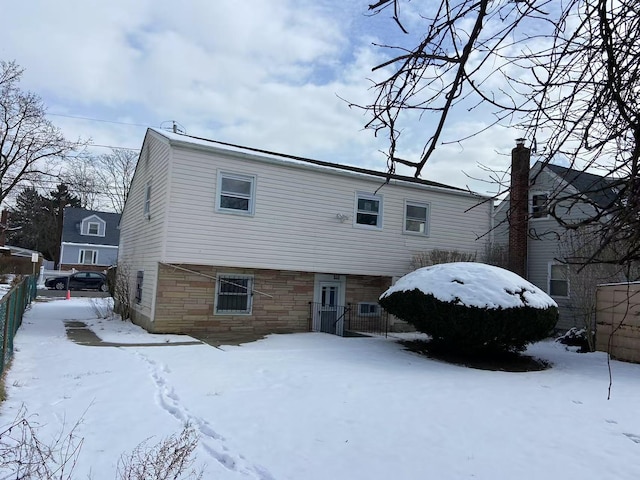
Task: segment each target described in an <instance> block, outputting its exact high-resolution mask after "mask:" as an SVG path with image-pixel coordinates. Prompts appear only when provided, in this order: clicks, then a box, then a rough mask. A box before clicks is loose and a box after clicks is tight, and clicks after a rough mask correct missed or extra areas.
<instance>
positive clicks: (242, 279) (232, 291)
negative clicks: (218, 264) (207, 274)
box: [215, 275, 253, 314]
mask: <svg viewBox="0 0 640 480" xmlns="http://www.w3.org/2000/svg"><path fill="white" fill-rule="evenodd" d="M252 289H253V276H251V275H218V276H217V278H216V301H215V305H216V307H215V311H216V313H217V314H249V313H251V306H252V294H251V292H252Z"/></svg>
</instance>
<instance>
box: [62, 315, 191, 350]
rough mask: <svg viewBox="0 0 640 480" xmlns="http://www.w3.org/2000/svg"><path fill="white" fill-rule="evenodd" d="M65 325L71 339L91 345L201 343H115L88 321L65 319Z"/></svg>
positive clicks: (176, 344)
mask: <svg viewBox="0 0 640 480" xmlns="http://www.w3.org/2000/svg"><path fill="white" fill-rule="evenodd" d="M64 327H65V329H66V331H67V337H68V338H69V340H71V341H73V342H75V343H77V344H78V345H89V346H92V347H175V346H178V345H201V344H202V343H203V342H201V341H199V340H194V341H189V342H173V343H167V342H159V343H113V342H103V341H102V340H101V339H100V337H98V336H97V335H96V334H95V333H94V332H93V330H91V329H90V328H89V327H88V326H87V324H86V323H84V322H79V321H77V320H65V321H64Z"/></svg>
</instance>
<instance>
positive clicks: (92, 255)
mask: <svg viewBox="0 0 640 480" xmlns="http://www.w3.org/2000/svg"><path fill="white" fill-rule="evenodd" d="M78 263H80V264H82V265H95V264H96V263H98V251H97V250H84V249H83V250H80V258H79V260H78Z"/></svg>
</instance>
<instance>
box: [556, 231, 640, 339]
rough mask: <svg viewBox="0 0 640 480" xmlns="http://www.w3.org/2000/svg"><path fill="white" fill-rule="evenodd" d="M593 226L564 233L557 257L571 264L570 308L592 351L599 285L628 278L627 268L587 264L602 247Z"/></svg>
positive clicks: (569, 272)
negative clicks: (595, 240) (598, 242)
mask: <svg viewBox="0 0 640 480" xmlns="http://www.w3.org/2000/svg"><path fill="white" fill-rule="evenodd" d="M593 230H594V227H584V228H582V229H578V230H570V231H567V232H565V234H564V235H562V237H561V239H560V242H559V244H558V260H560V261H562V262H564V263H566V264H567V266H568V278H567V280H568V284H569V286H570V287H571V294H570V296H569V300H568V305H567V306H568V308H569V309H570V310H571V313H572V314H573V316H574V318H576V319H578V320H579V321H580V322H581V324H580V328H582V329H584V330H585V338H586V340H587V344H588V347H589V351H594V350H595V326H596V288H597V286H598V285H600V284H602V283H606V282H622V281H626V280H628V279H629V278H628V277H627V273H628V271H627V269H625V268H621V267H619V266H615V265H610V264H607V263H587V264H585V263H586V262H587V260H588V259H589V258H591V256H592V255H593V252H594V251H595V250H596V249H598V248H599V246H598V244H597V243H594V242H593V236H592V231H593ZM606 255H611V257H612V258H613V257H615V252H614V251H612V250H611V249H607V253H606Z"/></svg>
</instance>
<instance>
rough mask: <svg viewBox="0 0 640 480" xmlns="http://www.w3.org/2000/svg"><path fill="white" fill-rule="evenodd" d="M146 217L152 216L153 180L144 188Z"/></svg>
mask: <svg viewBox="0 0 640 480" xmlns="http://www.w3.org/2000/svg"><path fill="white" fill-rule="evenodd" d="M144 218H147V219H148V218H151V182H147V185H146V186H145V188H144Z"/></svg>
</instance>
